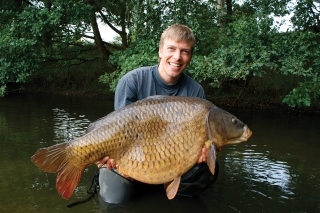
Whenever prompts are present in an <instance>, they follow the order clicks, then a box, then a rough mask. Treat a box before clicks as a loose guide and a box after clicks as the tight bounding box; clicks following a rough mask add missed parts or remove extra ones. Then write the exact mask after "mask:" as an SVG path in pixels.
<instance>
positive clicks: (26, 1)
mask: <svg viewBox="0 0 320 213" xmlns="http://www.w3.org/2000/svg"><path fill="white" fill-rule="evenodd" d="M23 1H24V2H25V3H27V4H29V5H31V6H34V4H32V3H31V2H29V1H28V0H23Z"/></svg>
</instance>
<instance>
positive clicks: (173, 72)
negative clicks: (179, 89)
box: [159, 38, 193, 84]
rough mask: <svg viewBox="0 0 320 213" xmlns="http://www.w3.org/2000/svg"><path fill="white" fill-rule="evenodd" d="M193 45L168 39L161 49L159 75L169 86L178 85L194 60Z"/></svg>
mask: <svg viewBox="0 0 320 213" xmlns="http://www.w3.org/2000/svg"><path fill="white" fill-rule="evenodd" d="M192 48H193V44H192V43H191V42H186V41H175V40H173V39H169V38H166V39H164V40H163V43H162V45H161V46H160V47H159V58H160V63H159V74H160V77H161V78H162V80H163V81H164V82H165V83H167V84H174V83H176V82H177V81H178V80H179V78H180V76H181V74H182V72H183V71H184V70H185V68H186V67H187V66H188V65H189V63H190V61H191V58H192Z"/></svg>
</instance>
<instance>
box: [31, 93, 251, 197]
mask: <svg viewBox="0 0 320 213" xmlns="http://www.w3.org/2000/svg"><path fill="white" fill-rule="evenodd" d="M250 136H251V131H250V130H249V129H248V128H247V127H246V125H245V124H243V123H242V122H241V121H240V120H238V119H237V118H236V117H234V116H233V115H231V114H230V113H228V112H226V111H223V110H221V109H219V108H218V107H216V106H215V105H213V104H212V103H211V102H209V101H206V100H203V99H199V98H191V97H170V96H153V97H150V98H147V99H144V100H141V101H138V102H135V103H133V104H131V105H128V106H126V107H124V108H122V109H120V110H117V111H114V112H112V113H110V114H109V115H107V116H105V117H104V118H101V119H100V120H98V121H96V122H94V123H93V124H91V125H90V126H89V127H88V130H87V133H86V134H85V135H83V136H82V137H79V138H77V139H74V140H72V141H70V142H66V143H63V144H57V145H54V146H52V147H48V148H42V149H40V150H39V151H38V152H36V154H35V155H34V156H33V157H32V161H33V162H34V163H35V164H36V165H37V166H38V167H39V168H41V169H42V170H44V171H47V172H58V177H57V184H56V187H57V190H58V192H59V194H60V195H61V196H63V197H64V198H69V197H70V196H71V195H72V193H73V191H74V189H75V188H76V186H77V185H78V183H79V180H80V177H81V175H82V173H83V171H84V169H85V168H86V167H87V166H88V165H89V164H92V163H94V162H97V161H98V160H100V159H101V158H102V157H105V156H109V157H110V158H112V159H115V161H116V163H117V164H118V165H119V170H120V172H121V173H123V174H126V175H128V176H129V177H132V178H133V179H136V180H139V181H141V182H145V183H150V184H160V183H166V182H170V181H172V180H175V181H173V182H175V183H174V184H175V189H174V191H175V192H173V195H170V197H171V198H173V197H174V195H175V193H176V190H177V185H179V182H180V177H181V175H182V174H184V173H185V172H186V171H188V170H189V169H190V168H191V167H192V166H193V165H195V164H196V162H197V160H198V159H199V157H200V155H201V150H202V147H203V146H204V145H206V147H207V148H208V149H209V148H210V145H211V144H212V143H214V145H215V146H216V147H217V148H220V147H221V146H223V145H225V144H228V143H238V142H242V141H246V140H247V139H248V138H249V137H250ZM212 152H214V151H211V152H209V153H210V156H208V165H209V168H210V170H211V171H212V172H213V171H214V165H215V156H214V157H213V155H215V153H212ZM167 193H168V192H167ZM168 197H169V195H168Z"/></svg>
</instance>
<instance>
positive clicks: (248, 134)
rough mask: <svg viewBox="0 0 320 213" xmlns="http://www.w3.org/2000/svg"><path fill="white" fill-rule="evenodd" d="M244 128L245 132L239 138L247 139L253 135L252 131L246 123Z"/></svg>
mask: <svg viewBox="0 0 320 213" xmlns="http://www.w3.org/2000/svg"><path fill="white" fill-rule="evenodd" d="M243 128H244V131H243V134H242V135H241V137H240V138H239V139H240V140H242V141H247V140H248V139H249V138H250V137H251V135H252V131H251V130H250V129H249V128H248V126H247V125H245V126H244V127H243Z"/></svg>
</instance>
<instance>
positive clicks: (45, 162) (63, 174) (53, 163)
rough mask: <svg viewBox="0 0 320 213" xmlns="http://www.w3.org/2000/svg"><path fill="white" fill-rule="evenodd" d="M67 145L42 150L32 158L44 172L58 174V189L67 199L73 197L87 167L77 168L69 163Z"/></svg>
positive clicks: (62, 144) (57, 145)
mask: <svg viewBox="0 0 320 213" xmlns="http://www.w3.org/2000/svg"><path fill="white" fill-rule="evenodd" d="M67 144H68V143H61V144H56V145H54V146H50V147H48V148H41V149H39V150H38V151H37V152H36V153H35V154H34V155H33V156H32V157H31V161H32V162H33V163H34V164H35V165H36V166H37V167H38V168H39V169H41V170H42V171H44V172H51V173H55V172H58V176H57V180H56V188H57V191H58V193H59V194H60V195H61V196H62V197H63V198H65V199H68V198H70V197H71V196H72V194H73V191H74V190H75V188H76V187H77V185H78V184H79V181H80V178H81V175H82V173H83V172H84V169H85V167H81V168H78V167H75V166H74V165H73V164H72V162H70V161H69V159H68V156H67V152H66V147H67Z"/></svg>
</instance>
